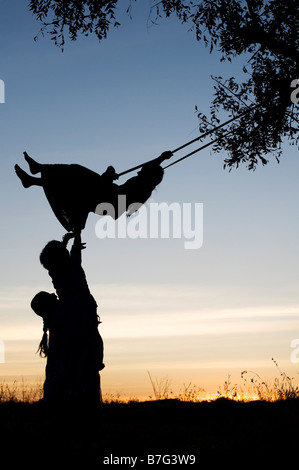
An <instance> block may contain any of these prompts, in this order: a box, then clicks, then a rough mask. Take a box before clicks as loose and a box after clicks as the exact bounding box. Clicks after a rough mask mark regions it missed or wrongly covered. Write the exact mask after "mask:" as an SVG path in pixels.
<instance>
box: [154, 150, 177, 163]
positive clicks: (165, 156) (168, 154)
mask: <svg viewBox="0 0 299 470" xmlns="http://www.w3.org/2000/svg"><path fill="white" fill-rule="evenodd" d="M172 155H173V153H172V152H171V151H170V150H166V152H163V153H161V155H160V157H158V158H156V159H155V160H152V162H157V163H158V164H159V165H160V164H161V163H162V162H164V160H168V158H171V157H172ZM150 163H151V162H150Z"/></svg>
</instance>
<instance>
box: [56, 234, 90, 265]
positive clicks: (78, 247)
mask: <svg viewBox="0 0 299 470" xmlns="http://www.w3.org/2000/svg"><path fill="white" fill-rule="evenodd" d="M71 238H74V243H73V246H72V248H71V257H72V258H73V259H75V260H76V261H77V262H78V264H80V265H81V263H82V256H81V251H82V250H84V249H85V248H86V243H82V241H81V233H80V232H74V233H73V232H68V233H66V234H65V235H64V237H63V239H62V243H63V244H64V245H65V247H66V246H67V244H68V242H69V240H70V239H71Z"/></svg>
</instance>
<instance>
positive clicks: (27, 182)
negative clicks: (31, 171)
mask: <svg viewBox="0 0 299 470" xmlns="http://www.w3.org/2000/svg"><path fill="white" fill-rule="evenodd" d="M15 172H16V174H17V175H18V177H19V178H20V180H21V181H22V185H23V186H24V188H29V187H30V186H32V181H31V178H32V176H30V175H28V174H27V173H26V171H24V170H22V168H20V167H19V165H15Z"/></svg>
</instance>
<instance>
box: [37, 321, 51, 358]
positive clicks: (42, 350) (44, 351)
mask: <svg viewBox="0 0 299 470" xmlns="http://www.w3.org/2000/svg"><path fill="white" fill-rule="evenodd" d="M48 329H49V326H48V325H47V323H46V321H45V319H44V318H43V332H44V333H43V336H42V339H41V342H40V343H39V347H38V350H37V352H38V353H39V355H40V357H47V356H48V353H49V337H48Z"/></svg>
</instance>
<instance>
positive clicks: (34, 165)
mask: <svg viewBox="0 0 299 470" xmlns="http://www.w3.org/2000/svg"><path fill="white" fill-rule="evenodd" d="M24 158H25V160H26V162H27V163H28V165H29V168H30V171H31V173H32V174H33V175H36V173H39V172H40V171H41V165H40V163H38V162H36V161H35V160H33V158H31V157H29V155H28V153H27V152H24Z"/></svg>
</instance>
